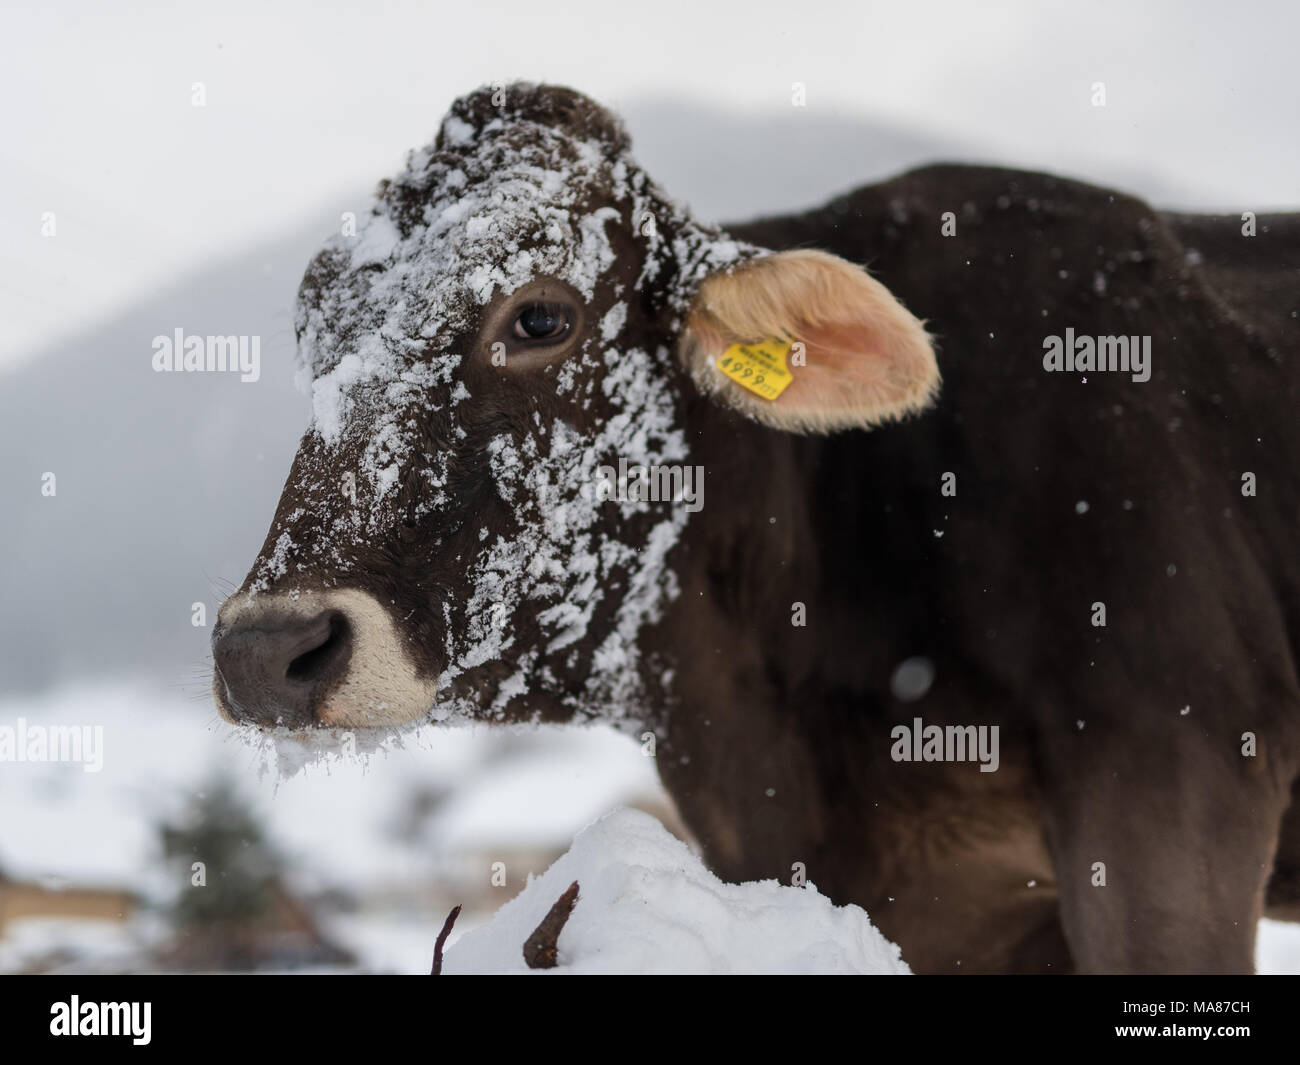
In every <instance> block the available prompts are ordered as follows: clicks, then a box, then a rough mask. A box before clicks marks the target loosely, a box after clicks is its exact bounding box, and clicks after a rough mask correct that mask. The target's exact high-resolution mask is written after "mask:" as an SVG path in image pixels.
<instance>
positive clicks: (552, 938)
mask: <svg viewBox="0 0 1300 1065" xmlns="http://www.w3.org/2000/svg"><path fill="white" fill-rule="evenodd" d="M577 901H578V882H577V881H576V880H575V881H574V882H573V883H572V884H570V885H569V889H568V890H567V891H566V892H565V893H564V894H563V895H561V896H560V897H559V899H558V900H557V901H556V903H555V905H554V906H552V907H551V909H550V912H549V913H547V915H546V916H545V917H543V918H542V923H541V924H539V925H538V926H537V929H536V930H535V931H534V932H533V934H532V935H531V936H529V937H528V941H527V942H526V943H524V962H525V963H526V964H527V965H528V968H530V969H554V968H555V966H556V964H557V963H558V962H559V939H560V931H561V929H563V928H564V924H565V922H566V921H567V920H568V919H569V914H571V913H572V912H573V907H574V905H575V904H576V903H577Z"/></svg>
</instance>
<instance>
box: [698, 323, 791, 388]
mask: <svg viewBox="0 0 1300 1065" xmlns="http://www.w3.org/2000/svg"><path fill="white" fill-rule="evenodd" d="M791 347H792V345H791V343H790V342H789V341H788V340H777V339H776V338H774V337H773V338H770V339H768V340H764V341H761V342H760V343H758V344H732V345H731V347H729V348H728V349H727V350H726V351H724V352H723V353H722V358H720V359H719V360H718V364H717V365H718V369H719V370H721V371H722V372H723V373H724V374H726V375H727V376H728V377H730V378H731V379H732V380H733V381H735V382H736V384H738V385H741V386H743V387H744V388H747V389H749V390H750V391H751V392H753V393H754V395H756V396H761V397H762V398H763V399H776V397H777V396H779V395H780V394H781V393H782V392H784V391H785V390H786V388H788V387H789V385H790V382H791V381H793V380H794V376H793V375H792V374H791V373H790V371H789V369H788V368H787V367H786V364H785V357H786V356H787V355H788V354H789V353H790V348H791Z"/></svg>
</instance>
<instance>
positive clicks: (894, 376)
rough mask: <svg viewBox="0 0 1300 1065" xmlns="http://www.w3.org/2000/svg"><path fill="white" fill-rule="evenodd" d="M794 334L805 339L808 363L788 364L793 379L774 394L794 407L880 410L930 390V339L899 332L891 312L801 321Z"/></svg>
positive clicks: (914, 399)
mask: <svg viewBox="0 0 1300 1065" xmlns="http://www.w3.org/2000/svg"><path fill="white" fill-rule="evenodd" d="M891 317H892V316H891ZM909 332H911V331H909ZM795 339H796V340H802V341H803V343H804V357H805V363H806V365H804V366H792V367H791V373H792V375H793V377H794V380H793V381H792V382H791V383H790V387H789V388H787V389H786V390H785V392H784V393H783V394H782V395H781V396H780V397H779V398H778V399H777V400H776V402H777V403H778V404H783V405H785V406H787V407H788V408H789V409H790V410H791V412H792V413H795V412H797V413H806V412H809V411H826V412H829V411H838V412H854V411H858V412H865V411H866V410H873V411H882V412H883V410H884V409H886V408H888V409H895V408H899V407H910V406H913V405H915V404H917V403H918V400H919V397H918V395H917V393H918V391H919V392H923V393H927V394H928V388H929V386H928V381H929V378H930V376H931V374H932V372H933V365H934V357H933V355H932V354H931V352H930V349H929V345H928V344H924V345H918V343H917V338H916V337H915V336H912V335H908V334H907V333H901V332H900V331H899V330H898V329H897V328H895V327H894V322H893V321H892V320H891V318H890V317H886V318H885V320H883V321H876V322H866V321H861V320H856V321H855V320H847V321H838V322H827V323H824V324H822V325H819V326H805V327H804V330H803V333H802V335H801V336H798V337H796V338H795ZM791 357H793V353H792V356H791ZM878 416H879V415H877V416H874V417H872V418H871V420H873V421H874V420H877V417H878Z"/></svg>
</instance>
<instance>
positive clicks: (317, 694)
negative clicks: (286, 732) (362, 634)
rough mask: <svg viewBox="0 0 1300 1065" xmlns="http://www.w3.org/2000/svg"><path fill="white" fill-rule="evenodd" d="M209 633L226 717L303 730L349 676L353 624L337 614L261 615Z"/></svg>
mask: <svg viewBox="0 0 1300 1065" xmlns="http://www.w3.org/2000/svg"><path fill="white" fill-rule="evenodd" d="M219 629H220V631H219V632H215V633H214V634H213V641H212V657H213V660H214V664H215V666H216V680H217V681H218V682H219V683H220V685H221V687H220V688H219V689H218V690H219V691H220V692H221V694H222V695H223V696H224V699H223V702H224V705H225V706H226V708H227V709H228V711H229V713H230V716H231V717H233V718H234V719H235V720H237V721H244V722H249V723H253V724H257V725H262V726H265V727H275V726H278V725H283V726H286V727H288V728H307V727H310V726H312V725H316V724H319V723H320V722H319V720H318V718H317V714H318V712H319V710H320V707H321V704H322V702H323V701H324V700H325V698H326V697H327V696H328V693H329V692H330V690H331V689H332V688H333V687H334V686H335V684H336V682H338V681H339V680H340V679H341V678H342V677H344V676H345V675H346V674H347V671H348V667H349V663H350V660H351V658H352V640H353V636H352V626H351V624H350V623H349V621H348V619H347V616H346V615H345V614H343V613H342V612H341V611H338V610H326V611H323V612H321V613H320V614H316V615H311V616H304V615H301V614H280V613H276V612H271V613H263V614H260V615H258V616H256V617H253V618H250V619H248V620H247V621H245V622H244V623H242V624H241V623H240V622H236V623H235V624H234V625H233V626H226V625H221V626H219Z"/></svg>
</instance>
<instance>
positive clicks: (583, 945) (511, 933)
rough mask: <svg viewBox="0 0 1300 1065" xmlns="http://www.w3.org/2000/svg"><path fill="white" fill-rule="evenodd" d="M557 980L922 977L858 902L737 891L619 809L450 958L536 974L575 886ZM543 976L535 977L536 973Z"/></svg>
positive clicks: (653, 826) (777, 888)
mask: <svg viewBox="0 0 1300 1065" xmlns="http://www.w3.org/2000/svg"><path fill="white" fill-rule="evenodd" d="M573 883H576V884H578V887H579V890H578V898H577V902H576V904H575V905H574V907H573V910H572V912H571V913H570V915H569V917H568V920H567V921H566V922H565V924H564V927H563V930H562V931H561V932H560V934H559V938H558V941H557V945H558V948H559V957H558V964H557V965H556V967H555V968H553V969H550V970H547V971H549V972H555V973H585V974H608V973H647V974H652V975H663V974H670V973H781V974H812V973H878V974H902V973H907V972H910V970H909V969H908V967H907V965H906V964H905V963H904V962H903V961H902V958H901V957H900V955H899V951H898V947H897V946H895V945H894V944H893V943H891V942H889V940H887V939H885V937H884V936H882V935H881V934H880V933H879V932H878V931H876V929H875V928H874V927H873V926H872V924H871V922H870V920H868V918H867V915H866V913H865V912H864V911H863V910H862V909H861V908H859V907H857V906H836V905H835V904H834V903H832V902H831V901H830V899H828V898H826V896H825V895H821V894H819V893H818V892H817V889H816V888H815V887H814V886H813V885H812V884H808V885H805V886H804V887H791V886H790V885H788V884H778V883H777V882H776V881H775V880H766V881H762V882H755V883H749V884H726V883H723V882H722V881H721V880H719V879H718V878H717V877H716V876H714V875H713V874H712V873H710V872H709V871H708V870H707V869H705V868H704V865H703V864H702V863H701V862H700V860H699V858H697V857H696V856H695V855H693V854H692V853H691V851H690V849H689V848H688V847H687V846H686V844H684V843H682V842H681V840H678V839H675V838H674V837H672V836H670V835H669V834H668V833H667V832H666V831H665V830H664V827H663V826H662V825H661V824H660V823H659V822H658V821H656V820H655V819H654V818H653V817H650V816H648V815H647V814H643V813H638V812H636V811H633V810H617V811H614V812H613V813H610V814H607V815H606V816H605V817H603V818H601V819H600V820H599V821H597V822H596V823H595V824H593V825H591V826H590V827H588V828H586V829H584V830H583V831H582V832H581V833H579V835H578V838H577V839H575V840H574V841H573V847H572V848H571V849H570V850H569V852H568V853H567V854H565V855H564V857H562V858H561V859H560V860H559V861H557V862H556V863H555V864H554V865H552V866H551V868H550V869H548V870H547V871H546V873H545V875H543V876H541V877H539V878H537V879H535V880H533V881H532V882H531V883H530V884H529V885H528V887H527V888H525V889H524V891H523V892H522V893H521V894H520V895H519V896H517V897H516V898H514V899H512V900H511V901H510V902H508V903H506V904H505V905H504V906H503V907H501V909H500V911H498V913H497V915H496V916H495V917H494V918H493V919H492V920H491V921H490V922H489V923H488V924H487V925H485V926H483V927H482V928H479V929H476V930H475V931H473V932H470V933H469V934H468V935H466V936H464V937H463V938H461V939H460V940H459V941H458V942H457V943H456V944H455V946H454V947H453V948H452V949H451V950H449V951H448V953H447V957H446V964H445V968H444V970H443V971H444V972H445V973H448V974H456V973H509V972H528V971H529V969H528V967H527V966H526V965H525V964H524V954H523V945H524V943H525V941H526V940H527V939H528V938H529V936H530V935H531V934H532V932H533V930H534V929H535V928H537V926H538V924H539V923H541V921H542V920H543V918H545V917H546V915H547V913H548V911H549V910H550V909H551V907H552V906H553V905H554V904H555V903H556V900H558V899H559V898H560V897H561V896H562V895H563V894H564V892H565V890H566V889H567V888H568V887H569V885H570V884H573ZM534 971H535V970H534Z"/></svg>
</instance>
